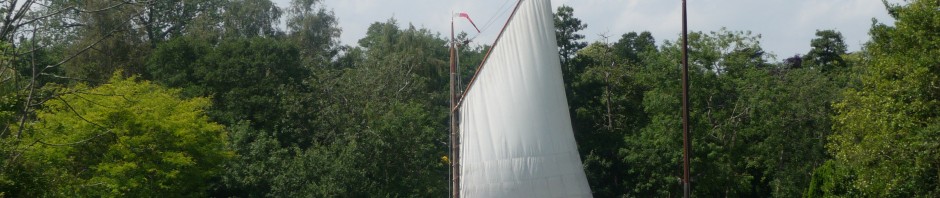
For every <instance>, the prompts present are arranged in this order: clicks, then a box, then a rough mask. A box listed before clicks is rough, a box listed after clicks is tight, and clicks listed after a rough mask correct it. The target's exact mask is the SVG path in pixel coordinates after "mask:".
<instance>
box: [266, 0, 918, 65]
mask: <svg viewBox="0 0 940 198" xmlns="http://www.w3.org/2000/svg"><path fill="white" fill-rule="evenodd" d="M899 1H900V0H890V1H889V2H899ZM274 2H276V3H278V5H280V6H282V7H284V6H287V5H288V3H289V2H290V0H274ZM324 2H325V5H326V8H327V9H332V10H333V11H334V12H335V14H336V17H337V18H339V26H340V27H341V28H342V29H343V33H342V36H341V38H340V40H341V42H342V43H343V44H345V45H353V46H355V45H357V44H356V43H357V41H358V40H359V39H360V38H362V37H363V36H364V35H365V33H366V30H367V28H368V27H369V25H370V24H372V23H374V22H377V21H381V22H384V21H386V20H388V19H389V18H392V17H394V18H395V19H396V20H397V21H398V23H399V24H400V25H401V26H402V27H407V25H408V24H409V23H410V24H413V25H414V26H416V27H419V28H427V29H430V30H431V31H434V32H440V33H441V35H446V34H448V33H449V25H450V23H449V21H450V13H452V12H460V11H465V12H467V13H469V14H470V17H471V18H472V19H473V20H474V22H476V24H477V26H479V27H480V29H482V30H483V33H482V34H479V35H477V34H475V33H471V34H470V35H471V37H473V36H476V39H475V40H474V42H475V43H477V44H490V43H492V42H493V39H494V38H495V35H496V34H497V33H498V32H499V29H500V27H501V26H502V24H503V23H505V21H506V18H507V17H508V14H509V12H511V9H512V7H513V6H514V4H515V2H516V0H407V1H405V0H324ZM681 2H682V1H681V0H552V6H553V7H556V8H557V7H558V6H561V5H563V4H564V5H568V6H571V7H573V8H574V16H575V17H576V18H579V19H581V20H582V22H583V23H586V24H588V28H587V29H585V30H582V31H581V34H584V35H585V36H587V39H586V41H588V42H594V41H603V37H601V36H600V35H606V36H609V39H608V41H609V42H616V41H617V39H619V38H620V35H622V34H624V33H627V32H630V31H637V32H640V31H650V32H651V33H653V36H654V37H655V38H656V41H657V43H659V44H661V43H662V41H663V40H676V39H677V38H678V36H679V34H680V33H681V32H680V31H681V28H682V27H681ZM688 7H689V30H690V31H705V32H708V31H715V30H719V29H720V28H721V27H727V28H728V29H729V30H750V31H751V32H753V33H754V34H760V35H761V39H760V42H761V46H763V47H764V50H766V51H768V52H771V53H773V54H776V55H777V60H780V59H783V58H785V57H788V56H793V55H794V54H804V53H806V51H808V50H809V42H810V40H811V39H813V38H814V37H815V35H814V34H815V32H816V30H817V29H834V30H838V31H840V32H842V34H843V36H845V42H846V44H848V46H849V50H850V51H856V50H858V49H859V48H860V47H861V45H862V43H864V42H866V41H868V39H869V36H868V29H869V28H870V27H871V23H872V19H877V20H878V21H879V22H882V23H889V24H890V23H892V22H893V19H891V18H890V17H889V16H888V14H887V11H885V7H884V5H883V4H882V2H881V0H688ZM457 24H458V25H457V29H458V31H461V30H462V31H466V32H475V31H474V30H473V27H472V26H470V25H469V23H466V22H464V21H458V23H457Z"/></svg>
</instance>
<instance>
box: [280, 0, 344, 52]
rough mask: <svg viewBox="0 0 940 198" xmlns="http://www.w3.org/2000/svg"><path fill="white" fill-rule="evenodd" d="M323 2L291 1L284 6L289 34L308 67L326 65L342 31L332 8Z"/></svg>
mask: <svg viewBox="0 0 940 198" xmlns="http://www.w3.org/2000/svg"><path fill="white" fill-rule="evenodd" d="M322 4H323V2H321V0H291V4H290V7H289V8H288V9H287V31H288V34H290V38H291V39H292V40H293V41H294V42H295V43H296V44H297V45H299V47H300V49H301V56H302V58H303V60H304V64H305V65H308V66H326V65H328V64H327V63H328V62H329V61H330V60H331V59H332V58H333V57H334V56H336V54H337V52H338V49H337V45H338V41H337V39H338V38H339V35H340V32H341V31H340V28H339V27H338V25H337V20H336V16H334V14H333V11H328V10H327V9H326V8H325V7H324V6H323V5H322Z"/></svg>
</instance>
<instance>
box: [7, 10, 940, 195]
mask: <svg viewBox="0 0 940 198" xmlns="http://www.w3.org/2000/svg"><path fill="white" fill-rule="evenodd" d="M886 7H887V8H888V9H887V12H888V13H890V14H891V16H892V17H894V18H895V19H896V21H895V22H894V24H884V23H878V22H875V23H873V25H872V28H871V30H870V33H869V34H870V35H871V36H872V40H871V41H869V42H868V43H866V44H865V45H864V47H863V48H862V49H861V50H859V51H855V52H849V51H848V50H847V47H846V45H845V43H844V41H843V37H842V35H841V33H839V32H838V31H835V30H819V31H817V32H816V38H814V39H812V40H810V41H807V44H809V45H810V46H811V49H810V50H809V51H808V52H806V53H805V54H798V55H794V56H792V57H786V58H783V60H782V61H777V60H776V57H775V55H773V54H769V53H767V52H765V51H764V50H763V49H762V47H761V44H760V42H759V41H760V35H759V34H754V33H752V32H749V31H737V30H727V29H720V30H715V31H709V32H691V33H690V34H689V41H690V44H689V47H690V48H689V49H690V50H689V55H690V56H689V57H690V60H689V63H690V79H691V90H690V93H691V96H692V97H691V98H690V101H691V103H690V105H691V108H690V109H691V110H692V111H691V117H692V120H691V121H692V123H691V127H692V134H693V136H692V140H693V142H694V143H693V149H692V150H693V154H694V155H693V158H692V173H693V174H692V183H693V193H694V194H695V195H696V196H703V197H718V196H725V197H799V196H804V197H933V196H937V195H938V194H940V185H938V184H940V181H938V180H940V155H938V151H940V150H938V149H940V148H938V146H940V144H938V143H937V142H940V141H938V139H937V135H940V134H938V133H940V114H938V113H937V112H940V86H938V84H937V83H938V82H940V59H937V58H936V57H937V56H938V55H940V48H938V46H940V34H937V33H936V32H940V12H938V11H937V9H940V5H938V4H937V3H936V2H934V1H927V0H914V1H910V2H906V3H904V4H888V3H886ZM0 11H2V12H0V17H2V18H0V22H2V23H0V50H2V54H0V197H5V196H9V197H73V196H94V197H128V196H130V197H140V196H170V197H206V196H211V197H305V196H314V197H444V196H447V193H448V192H447V191H448V190H449V188H448V186H449V185H448V181H447V175H448V164H447V163H449V162H448V161H447V160H446V158H445V157H446V155H447V148H448V145H447V138H448V137H447V135H448V134H449V133H448V130H449V127H448V120H449V119H448V113H447V111H448V108H447V105H448V96H449V93H448V91H449V90H448V89H447V88H448V83H449V82H448V71H447V70H448V68H447V67H446V65H447V64H448V58H449V51H448V44H449V38H447V37H445V36H442V35H441V34H440V33H437V32H432V31H430V30H428V29H423V28H416V27H415V26H413V25H410V24H409V25H404V24H401V23H400V22H398V21H397V20H395V19H394V18H393V19H388V20H385V21H384V22H375V23H373V24H372V25H370V26H369V28H368V30H367V32H366V35H365V36H364V37H363V38H361V39H360V40H359V41H358V43H357V44H358V45H357V46H351V45H348V44H343V43H340V42H339V41H338V38H339V35H340V34H341V32H342V31H341V29H340V28H339V26H338V24H337V19H336V17H335V15H334V14H333V12H332V11H331V10H330V9H329V8H328V6H327V5H325V4H324V3H323V2H322V1H320V0H292V1H291V3H290V5H289V6H288V7H285V8H279V7H277V6H276V5H275V4H274V3H272V2H271V1H270V0H190V1H183V0H167V1H142V0H127V1H110V0H86V1H73V0H21V1H15V0H14V1H4V2H2V3H0ZM282 21H283V22H284V25H280V24H281V22H282ZM587 25H588V24H584V23H582V22H581V21H580V20H579V19H578V18H577V17H576V16H575V15H574V9H573V8H571V7H568V6H561V7H559V8H558V10H556V13H555V26H556V36H557V39H558V40H557V41H558V44H559V55H560V57H561V62H562V67H563V68H562V71H563V78H564V82H565V90H566V94H567V97H568V101H569V109H570V112H571V118H572V123H573V124H574V126H573V127H574V132H575V137H576V139H577V142H578V146H579V148H578V149H579V152H580V154H581V159H582V161H583V162H584V170H585V173H586V174H587V176H588V181H589V183H590V186H591V189H592V191H593V193H594V195H595V196H596V197H676V196H679V194H680V192H681V190H682V189H681V187H680V184H679V180H678V178H679V176H680V174H681V171H680V170H681V169H680V168H681V158H680V157H681V149H680V148H681V145H682V142H681V135H680V133H681V131H680V129H681V123H680V117H679V116H680V114H679V104H680V100H679V99H680V93H681V92H680V88H681V86H679V85H680V84H679V71H680V70H679V69H680V64H679V60H680V56H681V54H680V50H681V46H680V44H679V43H676V42H675V41H674V40H663V41H661V42H659V43H660V44H658V45H657V41H656V40H655V38H653V36H652V35H651V34H650V33H649V32H629V33H624V34H622V35H621V36H620V37H619V39H617V40H616V41H615V42H607V41H603V42H594V43H588V42H585V41H584V36H583V35H581V34H579V31H580V30H583V29H584V28H586V27H587ZM468 38H469V36H468V35H467V34H465V33H462V34H459V35H458V38H457V40H458V42H459V43H462V44H463V43H467V42H464V41H466V40H468ZM677 40H678V39H677ZM488 48H489V46H487V45H465V46H461V47H460V48H459V51H458V53H460V57H461V59H462V60H461V61H460V64H461V65H460V68H461V71H460V75H459V77H460V78H461V79H462V80H461V81H462V82H468V81H469V79H470V78H471V77H472V74H473V71H474V70H475V69H476V67H477V65H476V64H477V63H479V62H480V61H481V60H482V59H483V55H484V53H485V52H486V50H487V49H488Z"/></svg>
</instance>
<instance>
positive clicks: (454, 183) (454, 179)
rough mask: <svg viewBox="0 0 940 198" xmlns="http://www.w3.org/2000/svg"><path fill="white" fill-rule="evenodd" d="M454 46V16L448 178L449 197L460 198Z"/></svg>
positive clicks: (452, 22) (452, 18)
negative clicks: (449, 186) (449, 184)
mask: <svg viewBox="0 0 940 198" xmlns="http://www.w3.org/2000/svg"><path fill="white" fill-rule="evenodd" d="M456 46H457V42H456V40H455V39H454V16H453V14H451V16H450V108H449V109H450V156H451V158H452V159H450V177H451V197H453V198H458V197H460V165H459V164H458V163H459V159H460V156H457V155H459V152H458V149H460V146H458V145H457V143H458V140H457V116H456V114H457V111H458V108H457V106H456V105H457V84H456V83H457V64H456V60H455V59H456V58H455V54H456Z"/></svg>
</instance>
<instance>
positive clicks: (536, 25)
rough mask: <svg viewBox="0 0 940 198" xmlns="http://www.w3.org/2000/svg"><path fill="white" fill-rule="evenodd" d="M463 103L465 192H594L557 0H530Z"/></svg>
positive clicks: (526, 194) (543, 194) (544, 194)
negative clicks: (579, 135) (576, 125)
mask: <svg viewBox="0 0 940 198" xmlns="http://www.w3.org/2000/svg"><path fill="white" fill-rule="evenodd" d="M471 83H472V84H471V85H470V88H469V90H467V93H466V95H465V96H464V98H463V102H462V103H461V104H460V130H459V131H460V137H461V138H460V140H461V142H460V158H461V159H460V195H461V197H591V190H590V187H589V186H588V183H587V178H586V177H585V175H584V171H583V169H582V165H581V159H580V157H579V156H578V151H577V145H576V143H575V140H574V134H573V132H572V128H571V118H570V116H569V115H568V102H567V100H566V99H565V91H564V84H563V82H562V74H561V64H560V62H559V57H558V45H557V43H556V41H555V29H554V22H553V15H552V6H551V2H550V1H549V0H523V2H521V4H519V5H518V8H517V10H516V11H515V13H514V15H513V17H512V18H511V19H510V21H509V23H508V24H507V25H506V27H505V30H503V32H502V33H501V34H500V37H499V38H498V39H497V42H496V44H495V46H494V47H493V49H492V51H491V52H490V53H489V55H488V57H487V59H486V60H485V62H484V64H483V65H482V69H481V70H480V71H479V72H478V73H477V76H476V79H475V80H474V81H473V82H471Z"/></svg>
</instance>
